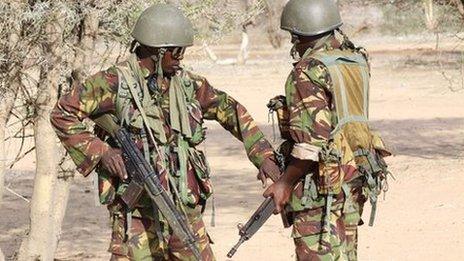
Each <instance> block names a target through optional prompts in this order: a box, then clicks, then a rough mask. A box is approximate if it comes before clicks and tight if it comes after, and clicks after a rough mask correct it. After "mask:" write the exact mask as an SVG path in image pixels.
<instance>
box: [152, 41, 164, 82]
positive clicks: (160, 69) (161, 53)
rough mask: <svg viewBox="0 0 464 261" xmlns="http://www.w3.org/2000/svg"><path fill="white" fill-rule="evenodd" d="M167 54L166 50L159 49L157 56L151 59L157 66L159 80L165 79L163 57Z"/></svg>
mask: <svg viewBox="0 0 464 261" xmlns="http://www.w3.org/2000/svg"><path fill="white" fill-rule="evenodd" d="M165 53H166V48H159V50H158V54H157V55H152V56H151V57H150V58H151V59H152V60H153V62H155V64H156V76H157V78H158V79H163V64H162V61H163V56H164V54H165Z"/></svg>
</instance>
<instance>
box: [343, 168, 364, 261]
mask: <svg viewBox="0 0 464 261" xmlns="http://www.w3.org/2000/svg"><path fill="white" fill-rule="evenodd" d="M363 184H364V181H363V177H359V178H356V179H354V180H352V181H350V182H348V183H346V184H345V185H344V191H345V195H346V200H345V205H344V207H343V223H344V225H345V239H346V255H347V259H348V260H350V261H355V260H358V226H360V225H362V224H363V221H362V219H361V216H362V213H363V208H364V203H365V202H366V200H367V197H366V196H365V195H364V193H363Z"/></svg>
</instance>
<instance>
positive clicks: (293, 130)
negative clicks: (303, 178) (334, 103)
mask: <svg viewBox="0 0 464 261" xmlns="http://www.w3.org/2000/svg"><path fill="white" fill-rule="evenodd" d="M331 84H332V83H331V79H330V75H329V73H328V70H327V68H326V67H325V66H324V65H323V64H322V63H320V62H319V61H317V60H313V59H311V60H307V61H302V62H300V63H299V64H298V65H297V66H296V67H295V69H294V70H293V72H292V75H291V76H290V78H289V80H288V81H287V85H286V87H285V92H286V102H287V105H288V108H289V114H290V116H289V118H290V121H289V129H290V130H289V133H290V137H291V138H292V140H293V141H294V142H295V146H294V149H293V151H292V156H293V157H294V158H298V159H301V160H312V161H316V162H317V161H319V152H320V150H321V148H322V147H323V146H325V145H326V144H327V142H328V140H329V136H330V132H331V131H332V117H331V116H332V114H331V101H330V99H331V94H330V89H331Z"/></svg>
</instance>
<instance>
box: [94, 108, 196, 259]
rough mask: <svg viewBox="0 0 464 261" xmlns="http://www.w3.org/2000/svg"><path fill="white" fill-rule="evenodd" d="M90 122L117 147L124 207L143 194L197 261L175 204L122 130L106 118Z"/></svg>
mask: <svg viewBox="0 0 464 261" xmlns="http://www.w3.org/2000/svg"><path fill="white" fill-rule="evenodd" d="M94 121H95V123H96V124H97V125H98V126H100V127H101V128H103V129H104V130H105V131H107V132H108V133H109V134H111V136H112V137H113V138H115V139H116V140H117V141H118V143H119V145H120V146H121V150H122V156H123V159H124V162H125V165H126V169H127V172H128V175H129V177H130V183H129V185H128V187H127V189H126V191H125V192H124V193H123V195H121V199H122V201H123V202H124V204H125V205H126V207H127V208H128V209H132V208H133V207H134V206H135V204H136V203H137V201H138V199H139V198H140V196H141V195H142V192H143V191H144V190H145V191H146V192H147V193H148V195H149V196H150V198H151V199H152V200H153V202H154V203H155V204H156V206H157V207H158V209H159V210H160V211H161V213H162V214H163V216H164V217H165V218H166V219H167V221H168V223H169V226H170V227H171V228H172V230H173V231H174V233H175V234H176V235H177V236H178V237H179V238H180V239H181V240H182V242H183V243H184V245H186V246H187V247H188V248H189V249H190V250H191V251H192V253H193V255H194V256H195V258H196V260H198V261H200V260H201V254H200V250H199V248H198V246H197V244H196V236H195V234H194V233H193V232H192V230H191V229H190V225H189V223H188V222H187V218H186V217H185V215H183V214H182V213H181V212H179V210H177V208H176V205H175V203H174V202H173V200H172V199H171V197H170V196H169V194H168V193H167V192H166V190H165V189H164V188H163V185H162V184H161V181H160V179H159V177H158V174H157V173H156V172H155V171H154V170H153V168H152V167H151V166H150V164H149V163H148V162H147V160H146V159H145V158H144V156H143V154H142V153H141V152H140V150H139V149H138V148H137V146H136V145H135V143H134V141H132V139H131V137H130V134H129V132H128V131H127V130H126V129H125V128H123V127H119V126H118V125H117V124H116V123H115V122H114V121H113V119H112V118H111V116H109V115H103V116H100V117H99V118H97V119H95V120H94ZM154 146H156V144H154ZM164 171H166V169H164V168H163V169H161V170H159V172H161V173H163V172H164ZM161 173H160V174H161Z"/></svg>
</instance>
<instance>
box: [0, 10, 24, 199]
mask: <svg viewBox="0 0 464 261" xmlns="http://www.w3.org/2000/svg"><path fill="white" fill-rule="evenodd" d="M18 5H19V3H12V6H13V8H15V9H19V6H18ZM20 30H21V28H20V27H19V26H18V25H16V26H15V27H13V28H11V33H10V35H9V36H8V44H9V45H8V52H14V49H15V46H16V44H17V43H18V42H19V35H20ZM10 66H11V70H10V71H9V73H8V77H7V79H2V81H5V83H6V84H5V85H6V86H8V87H9V88H8V89H7V90H3V92H4V93H3V94H0V95H1V96H2V97H3V99H2V100H1V101H0V207H1V204H2V200H3V193H4V191H5V171H6V161H7V159H6V158H7V156H8V155H6V151H5V149H6V147H5V138H6V137H5V132H6V128H7V123H8V119H9V116H10V112H11V110H12V108H13V105H14V101H15V99H16V95H17V93H18V89H19V86H20V83H19V82H20V79H19V74H18V72H19V71H20V68H21V66H22V64H14V63H13V64H10Z"/></svg>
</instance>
